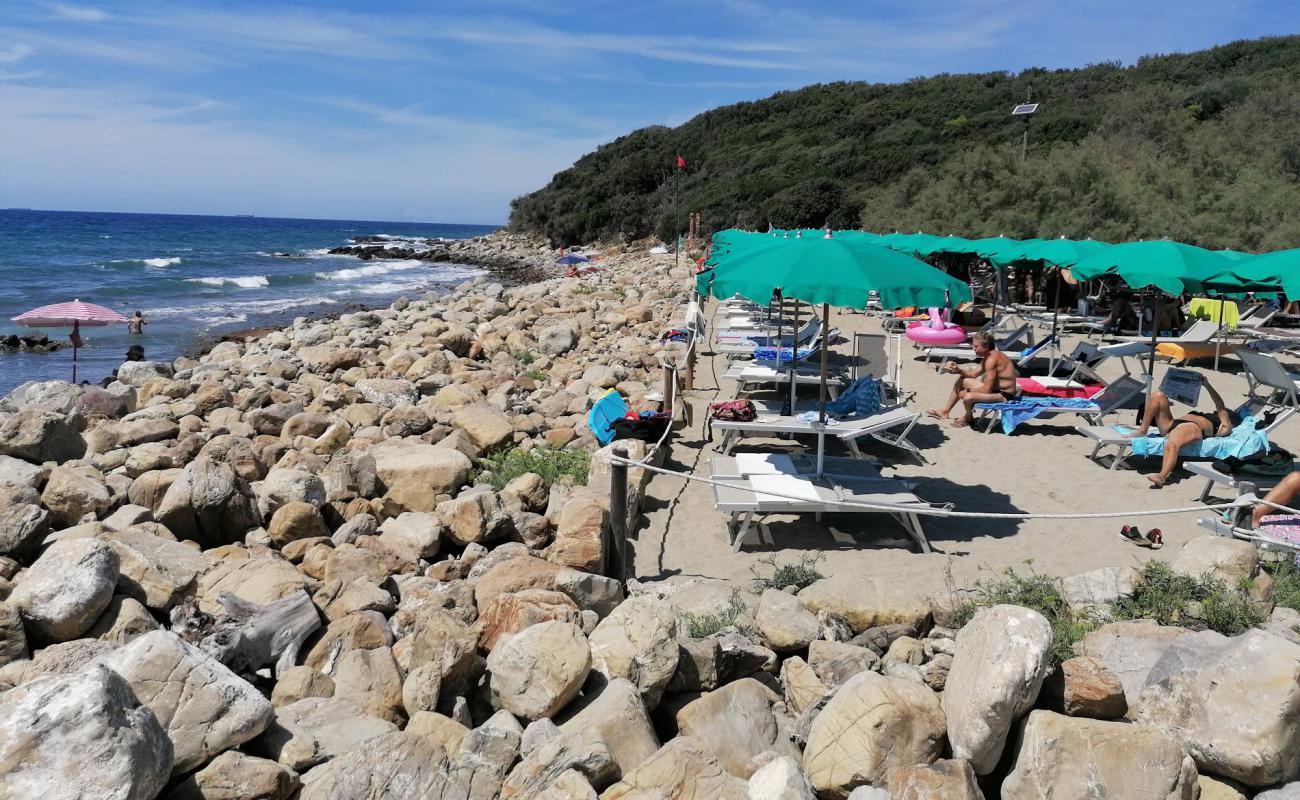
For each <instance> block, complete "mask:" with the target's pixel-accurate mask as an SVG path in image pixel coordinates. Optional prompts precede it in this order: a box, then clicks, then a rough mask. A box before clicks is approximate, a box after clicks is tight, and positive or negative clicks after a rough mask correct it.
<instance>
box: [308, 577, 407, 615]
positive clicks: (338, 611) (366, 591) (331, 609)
mask: <svg viewBox="0 0 1300 800" xmlns="http://www.w3.org/2000/svg"><path fill="white" fill-rule="evenodd" d="M312 602H313V603H315V604H316V606H317V607H318V608H321V607H323V609H324V611H325V618H326V619H328V620H330V621H331V622H333V621H334V620H336V619H342V618H343V617H346V616H347V615H348V614H351V613H353V612H354V611H378V612H380V613H381V614H391V613H392V611H393V609H394V608H396V606H397V602H396V601H395V600H394V599H393V596H392V595H391V594H389V593H388V592H387V591H385V590H384V589H381V588H379V587H378V586H376V585H375V584H374V583H372V582H371V581H369V580H368V579H366V578H357V579H356V580H354V581H352V582H351V583H346V584H345V583H343V582H342V581H339V580H333V581H328V582H326V584H325V585H324V586H322V587H321V588H320V591H318V592H316V594H315V595H313V596H312Z"/></svg>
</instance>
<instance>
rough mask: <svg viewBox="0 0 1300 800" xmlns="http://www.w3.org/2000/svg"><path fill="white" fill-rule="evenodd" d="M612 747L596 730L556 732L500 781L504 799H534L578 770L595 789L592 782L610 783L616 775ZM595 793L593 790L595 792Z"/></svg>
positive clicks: (582, 782)
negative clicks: (566, 733)
mask: <svg viewBox="0 0 1300 800" xmlns="http://www.w3.org/2000/svg"><path fill="white" fill-rule="evenodd" d="M614 769H615V768H614V761H613V757H612V756H611V755H610V752H609V746H608V745H607V744H606V743H605V740H604V739H602V738H600V734H599V733H597V732H595V731H583V732H581V733H574V734H569V735H567V736H566V735H563V734H560V735H556V736H552V737H551V738H549V739H547V740H546V741H544V742H542V743H541V744H540V745H538V746H536V747H534V748H533V749H532V750H530V751H527V752H525V753H524V754H523V758H522V759H521V760H520V761H519V763H518V764H517V765H516V766H515V768H514V769H512V770H511V771H510V774H509V775H507V776H506V779H505V781H504V782H503V783H502V784H501V800H524V798H529V799H530V800H531V798H535V797H537V796H538V795H540V794H542V793H543V792H545V791H547V790H549V789H551V788H553V787H554V786H555V783H556V782H557V781H559V780H560V779H561V778H562V776H563V775H565V774H566V773H571V772H576V773H577V774H578V775H579V776H581V777H582V781H581V783H579V784H578V787H579V788H581V786H582V784H586V790H587V791H588V792H592V788H591V786H592V784H593V783H594V784H596V785H598V786H607V785H608V784H609V783H611V782H612V781H613V778H614ZM592 796H594V793H593V795H592Z"/></svg>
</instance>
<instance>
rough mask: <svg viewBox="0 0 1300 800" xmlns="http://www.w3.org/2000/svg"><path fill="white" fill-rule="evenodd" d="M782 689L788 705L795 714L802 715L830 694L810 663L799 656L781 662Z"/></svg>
mask: <svg viewBox="0 0 1300 800" xmlns="http://www.w3.org/2000/svg"><path fill="white" fill-rule="evenodd" d="M781 688H782V690H783V691H784V692H785V703H786V705H787V706H789V707H790V711H791V712H793V713H795V714H802V713H803V712H804V711H805V710H806V709H808V708H811V707H812V706H814V705H816V704H817V702H818V701H819V700H821V699H822V698H823V697H825V696H826V695H827V694H828V693H829V692H830V689H829V688H828V687H827V686H826V684H825V683H823V682H822V680H821V678H819V677H817V673H816V672H814V671H813V668H812V667H810V666H808V662H806V661H804V660H803V659H802V658H799V657H798V656H791V657H789V658H787V659H786V660H785V661H783V662H781Z"/></svg>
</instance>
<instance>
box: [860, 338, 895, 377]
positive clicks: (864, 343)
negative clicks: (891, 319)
mask: <svg viewBox="0 0 1300 800" xmlns="http://www.w3.org/2000/svg"><path fill="white" fill-rule="evenodd" d="M853 352H854V355H855V356H856V357H857V358H856V363H855V364H854V365H853V377H854V378H855V379H857V378H861V377H863V376H864V375H877V376H880V375H888V374H889V337H888V336H886V335H884V334H883V333H855V334H853Z"/></svg>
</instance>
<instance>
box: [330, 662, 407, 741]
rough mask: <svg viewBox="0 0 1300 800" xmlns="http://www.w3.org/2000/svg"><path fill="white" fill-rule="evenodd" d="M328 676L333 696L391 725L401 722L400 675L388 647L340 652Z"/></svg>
mask: <svg viewBox="0 0 1300 800" xmlns="http://www.w3.org/2000/svg"><path fill="white" fill-rule="evenodd" d="M330 677H331V678H332V679H333V681H334V696H335V697H338V698H341V699H343V700H350V701H352V702H353V703H355V704H356V706H357V708H360V709H361V710H362V711H364V712H365V713H367V714H370V715H372V716H376V717H380V718H382V719H386V720H388V721H389V722H392V723H394V724H398V723H400V722H401V721H402V718H403V717H402V713H401V712H402V709H403V705H402V673H401V670H400V669H398V667H397V662H396V661H395V660H394V659H393V651H392V649H391V648H388V647H376V648H373V649H369V650H362V649H352V650H344V651H342V652H341V653H339V655H338V658H337V659H336V660H335V662H334V665H333V670H332V671H331V672H330Z"/></svg>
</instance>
